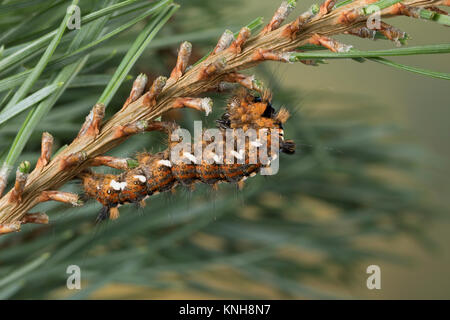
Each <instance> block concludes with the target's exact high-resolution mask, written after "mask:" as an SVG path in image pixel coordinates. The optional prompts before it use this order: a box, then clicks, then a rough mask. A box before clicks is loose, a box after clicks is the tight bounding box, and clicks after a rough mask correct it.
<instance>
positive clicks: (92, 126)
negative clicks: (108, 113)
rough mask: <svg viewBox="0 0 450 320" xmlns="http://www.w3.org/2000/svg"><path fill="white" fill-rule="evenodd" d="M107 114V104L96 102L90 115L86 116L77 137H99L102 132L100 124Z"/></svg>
mask: <svg viewBox="0 0 450 320" xmlns="http://www.w3.org/2000/svg"><path fill="white" fill-rule="evenodd" d="M104 116H105V105H104V104H102V103H98V104H96V105H95V106H94V107H93V108H92V110H91V112H89V115H88V116H87V117H86V121H85V122H84V124H83V126H82V127H81V129H80V132H79V133H78V136H77V138H79V137H81V136H90V137H92V138H95V137H97V135H98V133H99V132H100V124H101V122H102V120H103V117H104Z"/></svg>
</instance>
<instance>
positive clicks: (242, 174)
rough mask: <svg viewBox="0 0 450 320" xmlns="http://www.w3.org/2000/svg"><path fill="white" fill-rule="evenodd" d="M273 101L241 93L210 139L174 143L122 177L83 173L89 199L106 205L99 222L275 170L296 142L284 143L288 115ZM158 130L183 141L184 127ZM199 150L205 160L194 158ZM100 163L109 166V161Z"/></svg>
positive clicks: (163, 125) (140, 156)
mask: <svg viewBox="0 0 450 320" xmlns="http://www.w3.org/2000/svg"><path fill="white" fill-rule="evenodd" d="M270 101H271V96H270V94H269V93H268V92H266V93H264V95H263V96H262V97H255V96H253V95H252V94H251V93H250V92H249V91H247V90H245V89H242V90H240V91H238V92H237V93H236V95H235V96H233V97H232V98H231V99H230V100H229V102H228V104H227V108H226V112H225V113H224V114H223V115H222V117H221V118H220V119H218V120H216V122H217V127H218V128H217V129H216V131H215V132H213V133H214V134H213V135H212V137H209V138H210V139H207V138H205V137H206V136H208V135H207V133H208V132H206V131H205V132H204V135H202V137H203V138H202V139H201V140H200V141H198V142H194V143H193V144H191V142H190V141H189V142H187V141H184V139H183V140H180V139H178V140H177V139H175V140H172V139H170V141H169V146H168V148H167V149H166V150H165V151H163V152H159V153H156V154H150V153H141V154H138V156H137V166H135V167H134V168H131V169H130V168H128V169H125V170H124V172H123V173H121V174H119V175H113V174H99V173H94V172H92V171H86V172H83V173H82V174H81V175H80V178H81V179H82V184H83V187H84V191H85V194H86V195H87V196H88V197H89V198H94V199H96V200H97V201H98V202H100V203H101V204H102V205H103V208H102V209H101V211H100V213H99V215H98V218H97V219H98V220H104V219H107V218H111V219H115V218H117V217H118V210H117V208H118V207H119V206H120V205H122V204H126V203H139V202H141V201H143V200H144V199H145V198H146V197H148V196H151V195H154V194H157V193H160V192H165V191H169V190H172V189H173V188H175V187H176V186H177V185H184V186H191V185H193V184H194V183H198V182H201V183H206V184H209V185H212V186H214V187H215V186H216V185H217V184H218V183H220V182H231V183H241V182H243V181H244V180H245V179H246V178H247V177H249V176H253V175H255V174H256V173H258V172H260V171H261V170H263V169H270V165H271V162H273V160H274V159H276V158H277V157H278V153H279V152H280V151H281V152H284V153H288V154H292V153H294V151H295V143H294V142H293V141H292V140H285V139H284V133H283V127H282V126H283V124H284V123H285V122H286V120H287V119H288V118H289V112H288V111H287V110H286V109H284V108H281V109H280V110H279V111H275V110H274V108H273V107H272V105H271V102H270ZM159 125H160V126H161V128H162V129H164V130H165V131H166V132H167V133H168V134H169V136H171V137H174V135H175V136H176V137H178V138H179V135H178V136H177V134H176V133H177V131H178V130H179V128H178V127H177V126H176V125H175V124H174V123H167V122H160V123H159ZM207 131H208V130H207ZM230 141H231V142H230ZM263 147H264V148H263ZM274 148H276V150H275V151H276V152H275V153H274V152H273V151H274V150H273V149H274ZM198 150H200V155H201V158H200V157H198V156H195V154H198V152H197V151H198ZM269 150H270V151H272V152H270V151H269ZM269 154H270V155H269ZM103 158H108V160H110V159H109V158H111V157H103ZM199 158H200V159H199ZM103 160H105V159H103ZM99 162H100V163H102V164H105V165H109V164H108V161H99ZM110 166H112V167H116V168H117V166H116V165H110ZM120 167H122V165H121V166H120Z"/></svg>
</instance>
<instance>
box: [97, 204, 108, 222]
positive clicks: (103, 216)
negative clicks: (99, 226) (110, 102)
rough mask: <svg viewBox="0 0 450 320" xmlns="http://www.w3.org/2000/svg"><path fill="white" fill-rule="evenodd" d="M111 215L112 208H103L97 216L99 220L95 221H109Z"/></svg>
mask: <svg viewBox="0 0 450 320" xmlns="http://www.w3.org/2000/svg"><path fill="white" fill-rule="evenodd" d="M110 213H111V208H110V207H106V206H104V207H102V208H101V209H100V212H99V213H98V215H97V218H96V219H95V222H96V223H99V222H102V221H104V220H107V219H109V216H110Z"/></svg>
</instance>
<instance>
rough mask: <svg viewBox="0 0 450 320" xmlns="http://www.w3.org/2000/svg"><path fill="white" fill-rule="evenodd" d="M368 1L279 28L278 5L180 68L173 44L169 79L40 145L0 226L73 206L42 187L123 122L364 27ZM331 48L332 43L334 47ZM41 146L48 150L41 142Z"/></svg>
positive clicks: (113, 139) (430, 0)
mask: <svg viewBox="0 0 450 320" xmlns="http://www.w3.org/2000/svg"><path fill="white" fill-rule="evenodd" d="M372 2H373V0H355V1H353V2H352V3H350V4H347V5H345V6H342V7H339V8H336V9H334V10H333V9H332V7H333V4H334V1H330V0H327V1H326V2H325V3H324V4H323V5H322V6H321V8H320V11H319V12H318V13H317V12H316V13H317V14H315V13H313V12H311V10H310V11H308V12H306V13H304V14H302V15H300V16H299V17H298V18H297V19H295V20H294V21H293V22H291V23H289V24H287V25H285V26H281V27H280V24H281V21H282V20H284V19H285V18H286V17H285V14H284V12H285V11H286V10H285V9H281V10H279V11H277V14H278V17H274V19H272V20H271V22H270V24H269V25H268V26H266V27H265V28H264V29H263V30H264V32H261V33H259V34H257V35H255V36H254V37H250V34H249V30H248V29H245V28H244V29H242V30H241V32H240V35H239V37H238V39H236V40H235V41H234V42H233V43H232V44H231V45H230V46H229V47H228V48H226V47H225V46H228V45H229V43H230V37H229V36H227V35H225V39H222V42H221V43H220V45H219V46H218V47H216V50H215V51H214V52H213V53H211V54H210V55H209V56H208V57H207V58H206V59H205V60H204V61H202V62H201V63H199V64H198V65H195V66H193V67H192V68H191V69H189V70H188V71H187V72H185V68H186V64H187V61H186V59H187V58H188V56H189V51H190V47H189V45H186V44H185V46H184V47H182V48H181V49H180V52H182V54H183V56H182V57H180V58H179V60H178V63H177V66H176V68H175V69H174V71H173V72H172V76H171V77H170V79H172V80H170V81H169V83H168V84H167V83H166V81H165V78H158V79H157V80H156V81H155V82H154V83H153V86H152V88H151V89H150V91H149V92H147V93H144V94H143V95H142V96H141V97H139V98H138V95H139V94H140V93H141V92H140V91H142V87H143V81H144V80H146V79H143V78H140V79H138V80H139V81H137V82H135V85H134V86H133V90H134V91H132V93H131V94H130V97H129V98H128V100H127V102H126V103H125V106H124V107H123V108H122V109H121V110H120V111H119V112H117V113H116V114H115V115H113V116H112V117H111V119H109V120H108V121H107V122H105V123H104V124H103V125H101V120H102V117H103V112H102V110H103V109H102V106H101V105H97V106H95V107H94V109H93V110H92V111H91V114H90V116H89V117H88V118H87V119H86V123H85V124H84V125H83V128H82V130H81V131H80V134H79V135H78V136H77V138H76V139H75V140H74V141H73V142H72V143H71V144H70V145H69V146H68V147H67V148H65V149H64V150H63V151H62V152H61V153H60V154H58V155H57V156H56V157H55V158H54V159H53V160H52V161H50V162H48V161H49V159H50V157H49V155H47V154H48V152H47V151H48V150H43V151H42V152H43V154H44V156H43V159H42V160H41V161H40V164H39V166H38V168H36V169H35V170H34V171H33V172H31V174H29V175H28V177H27V180H26V185H25V187H24V188H22V189H21V192H20V194H21V201H14V202H12V201H9V199H10V197H11V193H13V192H14V190H13V191H10V192H9V193H8V194H6V195H5V196H4V197H3V198H1V199H0V230H2V231H3V232H5V231H8V230H9V231H18V230H19V228H20V224H21V221H23V219H24V217H25V215H26V214H27V213H28V212H29V210H30V209H31V208H33V207H34V206H36V205H37V204H38V203H40V202H42V201H48V200H57V201H64V202H69V203H71V204H74V205H79V204H80V203H79V202H78V198H77V197H76V195H72V194H66V193H62V192H57V191H49V190H57V189H59V188H60V187H61V186H62V185H64V184H65V183H66V182H67V181H69V180H71V179H73V178H75V177H76V176H77V175H79V174H80V173H81V172H82V171H83V170H86V169H87V168H89V166H91V165H92V161H95V160H94V159H96V158H97V159H98V157H99V156H103V155H104V154H105V153H106V152H107V151H109V150H110V149H112V148H114V147H116V146H117V145H119V144H121V143H122V142H124V140H126V139H127V138H128V137H130V135H131V134H133V133H136V132H139V130H134V131H133V130H128V131H126V128H128V129H129V126H130V124H134V125H137V124H139V123H141V124H145V126H144V127H142V130H147V131H148V128H147V125H148V124H149V123H151V121H152V120H153V119H155V118H157V117H159V116H160V115H162V114H163V113H165V112H167V111H169V110H170V109H172V108H176V107H180V106H188V107H194V108H202V104H201V101H200V100H195V98H191V97H197V96H198V95H199V94H201V93H203V92H207V91H209V90H211V88H219V87H220V85H221V83H222V82H224V81H225V82H226V81H236V82H240V83H242V82H244V83H247V84H248V80H249V79H246V78H245V77H242V76H239V75H238V71H239V70H243V69H248V68H251V67H253V66H255V65H256V64H258V63H260V62H262V61H264V60H277V61H288V59H287V57H288V55H287V53H288V52H290V51H293V50H295V49H296V48H297V47H299V46H302V45H305V44H307V43H310V42H311V41H312V42H314V41H316V42H317V43H319V44H321V45H328V46H329V47H330V48H335V47H334V46H335V45H337V46H339V44H337V43H335V42H333V41H332V40H330V38H329V37H330V36H333V35H336V34H342V33H345V32H348V31H351V30H355V28H359V27H361V26H363V25H364V23H365V21H366V20H367V16H364V15H363V14H362V10H361V9H362V8H364V7H366V6H367V5H368V4H370V3H372ZM439 5H449V1H448V0H412V1H405V2H404V3H403V5H402V6H392V7H390V8H386V9H384V10H382V11H381V17H391V16H395V15H408V13H411V12H413V10H411V9H412V8H417V7H421V8H423V7H431V6H439ZM405 8H407V9H405ZM336 49H337V50H338V48H337V47H336ZM184 72H185V73H184ZM186 97H189V98H186ZM199 102H200V104H199ZM138 129H139V128H138ZM121 130H122V131H121ZM43 145H44V144H43ZM43 148H44V147H43ZM45 148H47V149H48V146H47V147H45ZM103 160H105V159H103ZM1 182H2V181H0V189H1V186H2V183H1ZM31 220H32V219H31ZM44 220H45V219H44ZM0 233H1V232H0Z"/></svg>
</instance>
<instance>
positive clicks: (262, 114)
mask: <svg viewBox="0 0 450 320" xmlns="http://www.w3.org/2000/svg"><path fill="white" fill-rule="evenodd" d="M271 100H272V94H271V93H270V91H269V90H266V91H265V92H264V94H263V95H262V96H261V97H255V96H254V95H252V94H251V93H250V92H249V91H248V90H246V89H240V90H239V91H238V92H237V94H236V95H235V96H233V97H232V98H231V99H230V101H229V102H228V105H227V111H226V113H225V114H224V115H223V116H222V118H220V119H219V120H217V124H218V126H219V127H220V128H222V129H236V128H242V129H243V130H244V131H245V130H247V129H248V128H253V129H256V130H258V129H262V128H267V129H272V130H278V135H279V137H280V150H281V151H282V152H284V153H288V154H293V153H294V152H295V142H294V141H292V140H285V139H284V131H283V124H284V123H285V122H286V121H287V120H288V119H289V111H288V110H287V109H286V108H283V107H282V108H280V110H278V111H276V110H275V109H274V108H273V106H272V104H271Z"/></svg>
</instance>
